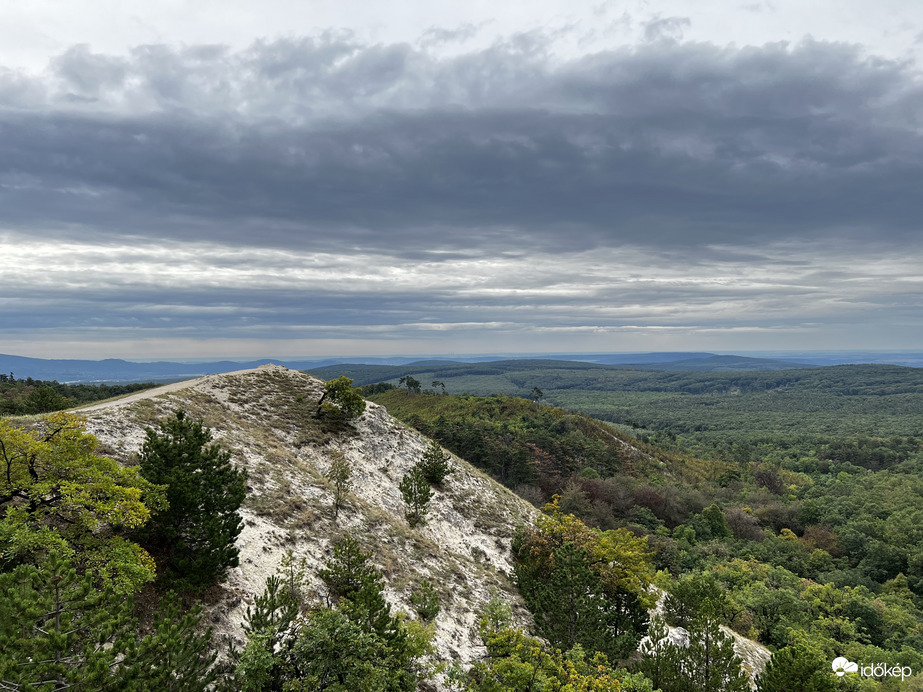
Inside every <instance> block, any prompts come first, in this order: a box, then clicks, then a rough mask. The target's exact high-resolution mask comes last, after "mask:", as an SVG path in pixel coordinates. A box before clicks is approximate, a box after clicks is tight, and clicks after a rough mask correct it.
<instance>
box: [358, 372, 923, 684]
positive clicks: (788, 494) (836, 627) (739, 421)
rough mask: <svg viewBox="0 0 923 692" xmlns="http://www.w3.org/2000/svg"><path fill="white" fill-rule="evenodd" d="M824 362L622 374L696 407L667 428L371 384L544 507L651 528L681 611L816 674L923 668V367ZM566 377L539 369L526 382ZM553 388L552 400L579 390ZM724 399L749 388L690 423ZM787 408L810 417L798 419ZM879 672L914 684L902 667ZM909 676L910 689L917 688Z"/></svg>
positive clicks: (681, 407) (682, 408) (667, 416)
mask: <svg viewBox="0 0 923 692" xmlns="http://www.w3.org/2000/svg"><path fill="white" fill-rule="evenodd" d="M824 370H826V371H827V372H823V371H821V372H813V371H811V370H799V371H797V372H792V373H785V372H772V373H733V374H732V373H720V374H700V373H695V374H682V375H679V374H676V373H670V374H665V373H658V374H655V375H638V374H636V375H634V377H635V381H634V382H630V381H628V380H627V378H628V377H630V375H629V374H628V373H620V376H621V377H622V378H625V380H623V382H624V383H625V384H626V385H628V386H627V391H626V392H619V393H618V396H623V395H624V396H625V397H626V399H627V400H629V401H631V400H632V399H631V397H632V396H639V390H641V392H643V393H644V394H649V393H650V390H651V389H653V388H654V387H655V386H656V387H661V388H663V389H665V390H667V392H666V394H665V395H660V398H659V399H654V398H653V397H651V399H649V401H659V403H660V404H664V403H665V402H681V403H677V405H675V406H666V405H662V406H661V407H660V408H659V409H657V410H659V411H660V412H661V415H662V418H660V419H659V420H658V423H659V425H658V426H651V428H641V426H640V425H638V424H636V425H625V424H622V425H611V424H607V423H605V422H603V421H599V420H595V419H593V418H591V417H590V416H588V415H586V414H585V413H577V412H573V411H567V410H565V409H563V408H558V407H554V406H551V405H548V404H545V403H542V402H541V401H540V400H538V397H537V396H533V399H536V400H527V399H524V398H519V397H509V396H502V395H501V396H473V395H441V393H440V392H441V390H442V388H441V387H439V388H437V387H435V386H433V387H431V388H429V390H430V393H426V391H425V390H423V389H422V388H421V390H420V392H419V393H414V392H413V391H412V390H411V389H410V388H409V387H406V386H405V387H400V388H398V387H392V386H389V385H372V386H370V387H366V390H367V391H370V392H371V391H375V393H371V394H370V397H371V398H372V400H374V401H377V402H379V403H382V404H383V405H385V406H386V407H387V408H388V410H389V411H390V412H392V413H393V414H394V415H396V416H398V417H399V418H401V419H402V420H404V421H405V422H407V423H409V424H411V425H413V426H414V427H416V428H418V429H419V430H421V431H422V432H424V433H425V434H427V435H430V436H432V437H433V438H434V439H436V440H438V441H439V442H440V443H441V444H443V445H445V446H446V447H447V448H448V449H450V450H452V451H453V452H455V453H456V454H459V455H460V456H462V457H464V458H467V459H469V460H471V461H472V463H475V464H478V465H480V466H481V468H483V469H484V470H485V471H487V472H489V473H490V474H491V475H492V476H493V477H494V478H496V479H497V480H498V481H500V482H502V483H505V484H506V485H508V486H509V487H511V488H512V489H514V490H515V491H516V492H517V493H518V494H520V495H521V496H522V497H524V498H527V499H529V500H530V501H532V502H533V503H534V504H536V505H537V506H542V505H543V504H544V503H547V502H550V501H555V502H557V503H558V504H557V506H558V507H559V509H560V511H561V512H564V513H568V514H573V515H574V516H575V517H577V518H579V519H581V520H582V521H584V522H585V523H586V524H587V525H588V526H591V527H596V528H597V529H599V530H602V531H611V530H619V529H625V530H628V531H630V532H631V533H632V534H633V535H636V536H640V537H645V538H646V540H647V545H648V546H649V548H650V549H651V551H652V559H653V564H654V567H655V568H656V569H657V570H658V573H657V577H656V580H655V581H656V583H657V584H658V585H659V586H660V587H661V588H663V589H664V590H665V591H666V592H667V593H668V594H669V597H668V601H667V608H666V616H667V621H668V622H669V623H670V624H673V625H677V624H684V623H686V624H688V623H690V622H691V621H692V620H693V619H694V618H695V617H699V616H701V615H702V614H703V613H711V614H713V615H714V617H715V618H717V620H718V621H720V622H721V623H722V624H724V625H726V626H728V627H730V628H732V629H733V630H735V631H737V632H739V633H740V634H742V635H744V636H747V637H749V638H752V639H754V640H756V641H758V642H760V643H763V644H765V645H766V646H768V647H770V649H771V650H773V651H774V652H776V656H777V660H779V661H781V660H786V659H788V658H791V659H792V660H793V661H794V660H795V659H797V660H799V661H801V662H802V663H799V664H798V665H802V664H804V665H806V666H807V667H808V668H810V669H811V670H814V671H815V672H816V671H819V670H821V669H822V668H823V667H824V665H828V666H829V662H830V661H832V660H833V659H834V658H837V657H838V656H845V657H846V658H848V659H849V660H851V661H854V660H860V661H862V660H867V661H872V660H874V661H881V662H888V664H889V665H891V666H904V667H909V668H911V669H913V670H915V671H920V670H921V668H923V653H921V652H923V610H921V606H923V513H921V512H923V510H921V507H923V479H921V474H923V440H921V439H920V437H918V434H919V428H918V424H919V420H920V418H919V415H918V414H916V413H915V412H916V411H917V410H918V407H919V406H920V401H921V399H923V397H921V394H920V388H919V387H920V380H921V378H920V375H921V373H918V372H917V371H909V369H907V368H894V369H892V368H879V367H874V366H870V367H864V366H863V367H859V368H851V367H843V368H840V367H837V368H826V369H824ZM908 371H909V372H908ZM878 372H880V373H882V374H883V377H882V378H881V379H880V380H879V379H876V377H875V374H876V373H878ZM548 382H549V381H548V379H544V380H543V379H540V378H539V377H538V376H537V375H536V377H534V378H528V379H524V380H522V387H525V386H532V387H537V386H538V385H539V384H544V385H545V387H548ZM558 384H560V383H558ZM446 386H447V387H448V386H449V385H448V382H447V385H446ZM582 386H584V387H586V383H584V384H583V385H582ZM549 389H551V392H552V393H551V394H546V393H547V392H548V391H549ZM690 389H692V390H694V391H701V390H703V389H711V390H714V392H718V394H714V393H713V394H692V393H686V392H688V391H689V390H690ZM732 389H736V390H738V391H735V392H734V393H733V394H729V393H728V392H730V391H731V390H732ZM766 390H768V391H769V392H770V393H771V392H776V393H777V394H782V393H783V391H784V398H782V400H781V403H780V404H779V405H778V406H777V407H776V408H775V410H773V409H769V410H767V409H766V407H765V397H766V396H767V394H766V393H765V392H766ZM779 390H783V391H779ZM540 392H541V394H543V395H546V396H547V399H549V400H550V399H553V398H555V397H560V396H561V395H562V394H561V390H559V389H552V388H550V387H548V388H547V389H546V388H542V389H541V390H540ZM708 396H711V397H719V398H720V397H721V396H733V397H735V400H736V401H738V402H739V405H738V406H737V407H732V406H731V405H730V404H727V405H726V406H724V408H723V410H724V411H725V414H724V415H723V416H715V417H712V418H710V419H709V420H710V426H711V427H710V429H709V430H708V434H703V431H699V430H694V429H689V427H688V423H687V422H688V421H691V420H692V419H693V417H694V411H695V410H702V409H699V408H697V407H698V406H701V400H700V401H699V402H698V404H696V403H692V402H688V403H686V402H682V397H708ZM668 397H669V398H668ZM613 398H615V396H614V395H613ZM850 398H851V399H850ZM872 398H874V400H877V401H879V402H881V403H882V407H881V409H878V410H877V411H876V414H877V415H878V416H879V418H880V419H881V420H883V421H886V422H887V425H886V426H885V434H883V435H870V434H869V431H870V426H869V422H868V420H867V418H866V417H865V416H862V415H859V414H858V413H857V412H856V411H857V410H862V409H863V408H867V409H871V402H870V400H871V399H872ZM843 399H846V400H847V401H846V403H844V401H843ZM901 403H902V404H905V405H906V408H902V406H901V405H899V404H901ZM850 406H851V407H852V408H851V407H850ZM625 408H626V410H631V411H633V413H632V415H634V416H638V417H641V416H643V415H645V414H644V413H643V412H639V411H638V410H637V409H634V408H632V406H631V405H630V404H629V403H626V404H625ZM651 410H654V405H653V404H651V405H650V408H648V409H647V411H651ZM780 412H781V413H783V414H784V415H785V416H786V417H791V418H792V419H797V420H800V421H801V422H802V424H803V426H804V429H802V430H799V431H797V432H793V431H792V430H791V429H790V428H789V427H788V426H787V425H784V424H781V423H780V418H779V415H778V414H780ZM834 412H838V413H839V416H840V417H839V419H838V420H837V424H836V426H835V427H832V426H830V425H827V424H826V423H825V421H830V420H832V419H833V416H834ZM705 415H706V416H707V415H708V414H707V413H706V414H705ZM648 424H650V421H648ZM722 424H723V425H722ZM627 431H632V432H635V433H639V434H638V437H637V438H635V437H633V436H632V435H630V434H629V432H627ZM808 661H814V663H813V664H811V665H808V663H806V662H808ZM824 662H826V663H824ZM822 663H824V665H821V664H822ZM791 665H792V666H795V664H794V663H791ZM812 666H813V667H812ZM795 667H797V666H795ZM661 682H662V681H661ZM838 682H839V684H840V685H843V684H846V683H844V682H843V681H842V680H840V681H838ZM768 684H769V683H768V682H765V683H764V687H761V689H763V688H765V689H770V688H769V687H765V685H768ZM788 684H789V685H791V684H792V682H791V680H789V682H788ZM805 684H807V683H805ZM812 684H813V683H812ZM856 684H859V683H858V682H857V683H856ZM861 684H863V685H865V687H864V688H863V689H866V688H867V689H879V688H880V689H898V687H897V686H896V685H897V682H895V681H893V680H882V681H874V682H873V681H871V680H863V681H862V683H861ZM909 684H910V683H905V684H904V686H903V687H901V688H900V689H916V688H914V687H908V686H907V685H909ZM664 689H666V688H664ZM771 689H786V688H785V687H778V688H777V687H771ZM789 689H814V688H810V687H798V686H791V687H789ZM817 689H821V688H817ZM823 689H826V688H823Z"/></svg>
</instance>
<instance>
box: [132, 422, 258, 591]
mask: <svg viewBox="0 0 923 692" xmlns="http://www.w3.org/2000/svg"><path fill="white" fill-rule="evenodd" d="M211 439H212V435H211V431H210V430H209V429H208V428H205V427H203V425H202V423H201V422H199V421H192V420H190V419H188V418H187V417H186V414H185V413H184V412H183V411H182V410H179V411H176V413H175V415H174V416H173V417H172V418H170V419H169V420H167V421H166V422H162V423H161V424H160V432H159V433H157V432H155V431H153V430H151V429H150V428H148V429H147V439H146V440H145V442H144V446H143V447H142V448H141V459H140V469H141V475H142V476H144V477H145V478H146V479H148V480H149V481H151V482H152V483H159V484H166V485H167V486H168V488H167V501H168V502H169V508H168V509H167V510H165V511H163V512H161V513H159V514H157V515H155V516H154V518H153V519H152V520H151V521H150V522H149V523H148V525H147V527H145V531H144V535H145V536H147V537H148V539H149V541H150V542H151V544H152V547H153V548H154V549H155V551H157V552H159V554H161V555H163V556H164V557H165V558H166V567H167V570H168V579H169V581H170V582H171V583H173V584H174V585H176V586H178V587H191V588H202V587H206V586H208V585H210V584H212V583H214V582H216V581H221V580H222V579H223V578H224V576H225V573H226V571H227V568H228V567H236V566H237V564H238V552H239V551H238V549H237V547H236V545H235V541H236V540H237V536H238V535H239V534H240V531H241V528H242V526H241V518H240V515H239V514H238V512H237V510H238V509H239V508H240V505H241V504H242V503H243V500H244V494H245V491H246V473H245V472H244V471H243V470H238V469H237V468H235V467H234V465H233V464H232V463H231V455H230V453H228V452H227V451H224V450H222V449H221V448H220V447H219V446H218V445H216V444H209V443H210V442H211Z"/></svg>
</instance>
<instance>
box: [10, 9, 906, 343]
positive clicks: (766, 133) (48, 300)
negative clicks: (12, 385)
mask: <svg viewBox="0 0 923 692" xmlns="http://www.w3.org/2000/svg"><path fill="white" fill-rule="evenodd" d="M3 15H4V21H3V23H2V24H0V353H8V354H16V355H25V356H33V357H42V358H108V357H119V358H127V359H133V358H134V359H153V358H164V359H169V358H202V357H222V358H224V357H230V358H250V357H270V356H272V357H313V356H358V355H408V354H428V355H452V354H462V353H464V354H475V353H555V352H556V353H560V352H594V353H599V352H607V351H611V352H618V351H634V352H637V351H680V350H690V351H691V350H696V351H698V350H711V351H759V350H762V351H765V350H812V349H818V350H830V349H919V347H920V344H921V343H923V298H921V296H923V226H921V211H923V202H921V199H923V194H921V183H923V73H921V68H923V3H918V2H910V1H906V2H898V1H896V0H880V1H879V2H877V3H874V4H870V3H868V2H865V1H864V0H863V1H857V0H836V1H835V2H834V1H827V0H814V1H812V2H810V3H805V2H803V1H802V0H799V1H797V2H796V1H790V0H784V1H783V0H773V1H765V0H749V1H748V0H742V1H740V2H732V1H729V0H720V1H718V0H701V1H699V2H695V3H690V2H672V1H667V0H650V1H632V2H608V3H600V2H583V1H582V0H567V1H566V2H565V1H564V0H529V1H528V2H525V1H522V0H508V1H507V2H503V3H498V2H490V3H488V2H484V1H482V0H468V1H467V2H464V3H459V2H456V1H452V2H447V1H445V0H426V1H425V2H424V1H420V2H417V1H403V0H395V1H394V2H389V3H383V2H371V1H369V0H366V1H361V2H360V1H357V0H337V1H336V2H333V1H327V0H317V1H313V2H304V1H303V0H297V1H296V0H263V2H261V3H254V2H251V1H248V2H243V1H241V0H222V1H221V2H215V1H213V0H199V1H197V2H196V3H188V2H185V1H183V2H180V1H179V0H145V2H140V1H136V0H118V1H115V0H93V1H92V2H87V1H85V0H68V2H62V1H61V0H56V1H52V0H45V1H40V0H31V1H30V2H22V1H20V2H16V1H13V2H11V1H10V0H6V1H5V2H3Z"/></svg>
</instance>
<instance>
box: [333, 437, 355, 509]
mask: <svg viewBox="0 0 923 692" xmlns="http://www.w3.org/2000/svg"><path fill="white" fill-rule="evenodd" d="M331 456H332V458H331V460H330V468H329V469H328V470H327V480H328V481H330V482H331V483H333V517H334V518H336V517H338V516H339V515H340V505H342V504H343V498H344V497H345V496H346V493H348V492H349V491H350V490H352V485H353V483H352V467H351V466H350V465H349V462H348V461H347V460H346V455H345V454H343V452H340V451H336V452H334V453H333V454H332V455H331Z"/></svg>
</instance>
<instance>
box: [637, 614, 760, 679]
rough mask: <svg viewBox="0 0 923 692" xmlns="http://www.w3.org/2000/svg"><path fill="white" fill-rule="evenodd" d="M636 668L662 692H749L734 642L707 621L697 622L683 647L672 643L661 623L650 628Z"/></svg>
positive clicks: (700, 620) (657, 622)
mask: <svg viewBox="0 0 923 692" xmlns="http://www.w3.org/2000/svg"><path fill="white" fill-rule="evenodd" d="M649 637H650V639H649V642H648V643H646V644H645V645H644V646H643V647H642V654H643V657H642V660H641V662H640V664H639V668H640V670H641V672H642V673H644V674H645V675H647V676H648V677H649V678H650V679H651V680H652V681H653V683H654V686H655V687H658V688H659V689H660V690H661V692H688V691H689V690H698V691H699V692H749V690H750V683H749V679H748V677H747V675H746V674H745V673H744V672H743V670H742V669H741V660H740V657H738V656H737V654H736V652H735V651H734V640H733V638H732V637H730V636H728V635H726V634H724V632H722V631H721V628H720V626H719V625H718V621H717V620H715V619H714V618H710V617H702V618H699V619H697V620H696V621H695V622H694V623H693V624H692V625H691V626H690V629H689V632H688V641H687V643H686V645H685V646H684V645H683V644H681V643H678V642H674V641H671V639H670V638H669V637H668V636H667V629H666V627H665V625H664V624H663V622H662V621H660V620H659V618H658V619H657V620H655V624H653V625H652V626H651V628H650V634H649Z"/></svg>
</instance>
